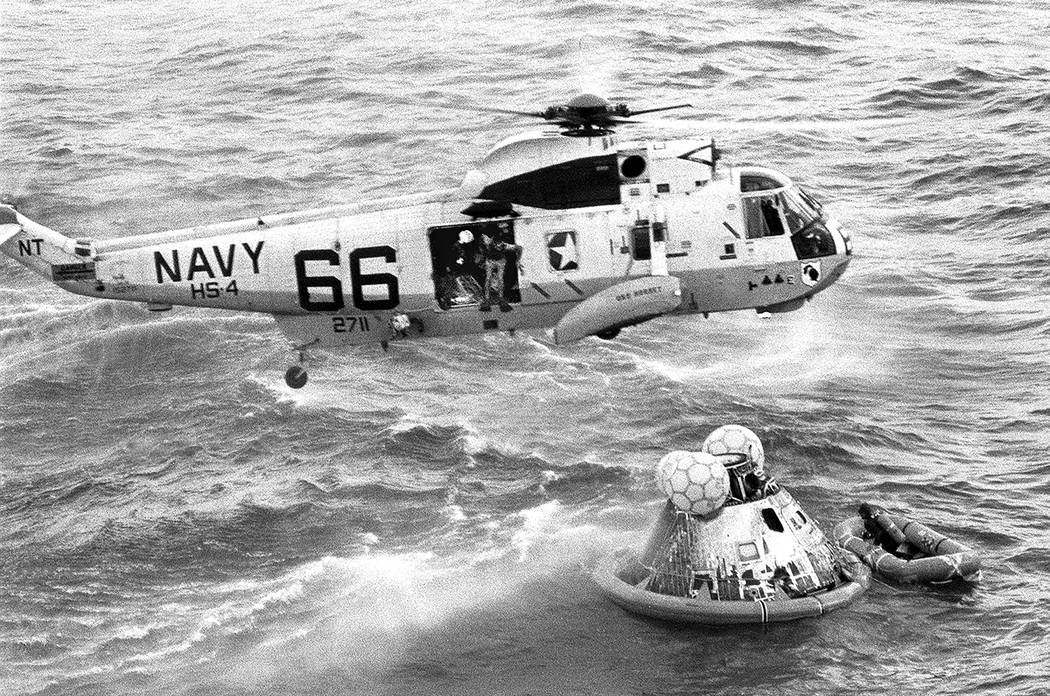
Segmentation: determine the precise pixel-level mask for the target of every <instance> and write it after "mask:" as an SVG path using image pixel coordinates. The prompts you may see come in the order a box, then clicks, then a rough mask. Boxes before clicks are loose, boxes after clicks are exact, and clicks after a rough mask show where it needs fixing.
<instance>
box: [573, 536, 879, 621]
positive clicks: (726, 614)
mask: <svg viewBox="0 0 1050 696" xmlns="http://www.w3.org/2000/svg"><path fill="white" fill-rule="evenodd" d="M635 553H636V552H635V551H634V550H632V549H620V550H619V551H614V552H613V553H611V554H609V555H608V556H606V557H604V558H603V559H602V560H601V561H600V562H599V563H598V566H597V568H595V570H594V574H593V577H594V580H595V582H596V583H597V584H598V587H599V588H600V589H601V590H602V592H604V593H605V595H606V596H608V597H609V599H611V600H612V601H613V602H615V603H616V604H618V605H620V606H621V607H623V608H624V609H626V610H628V611H632V612H634V613H636V614H642V615H643V616H649V617H652V618H655V619H663V620H665V621H675V622H680V623H697V624H708V625H728V624H756V623H762V624H764V623H773V622H779V621H794V620H795V619H805V618H810V617H814V616H821V615H822V614H826V613H827V612H829V611H833V610H835V609H838V608H840V607H843V606H845V605H847V604H849V603H850V602H852V601H853V600H854V599H856V598H857V597H859V596H860V595H862V594H864V591H865V590H867V589H868V584H869V582H870V580H871V573H870V571H869V570H868V568H867V567H866V566H864V565H863V564H861V563H859V562H854V563H852V564H849V567H848V568H844V572H843V574H842V580H843V582H842V584H840V585H838V586H837V587H835V588H833V589H830V590H827V591H824V592H821V593H818V594H811V595H807V596H805V597H797V598H793V599H778V600H766V601H758V600H756V601H750V600H729V601H719V600H712V599H694V598H692V597H676V596H673V595H666V594H660V593H658V592H650V591H649V590H646V589H645V587H644V586H645V584H646V581H647V580H648V575H649V569H648V568H646V567H645V566H643V565H642V564H641V563H639V562H638V560H637V559H636V556H635Z"/></svg>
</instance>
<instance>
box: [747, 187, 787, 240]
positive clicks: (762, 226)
mask: <svg viewBox="0 0 1050 696" xmlns="http://www.w3.org/2000/svg"><path fill="white" fill-rule="evenodd" d="M743 203H744V223H745V225H746V226H747V238H748V239H757V238H760V237H777V236H780V235H782V234H784V221H783V218H782V217H781V214H780V203H779V201H778V199H777V197H776V196H768V197H767V196H758V197H754V198H744V199H743Z"/></svg>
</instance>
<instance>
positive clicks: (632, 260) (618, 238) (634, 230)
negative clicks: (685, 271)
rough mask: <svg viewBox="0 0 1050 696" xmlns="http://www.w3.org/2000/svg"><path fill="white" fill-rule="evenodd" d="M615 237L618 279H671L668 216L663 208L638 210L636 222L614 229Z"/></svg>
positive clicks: (612, 240)
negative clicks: (662, 277)
mask: <svg viewBox="0 0 1050 696" xmlns="http://www.w3.org/2000/svg"><path fill="white" fill-rule="evenodd" d="M611 234H612V236H611V238H610V240H609V249H610V251H611V252H612V255H613V260H612V271H613V275H614V276H619V277H623V278H632V277H637V276H643V275H653V276H666V275H667V212H666V211H665V210H664V208H663V206H661V205H653V206H652V207H651V208H650V209H649V210H648V211H643V210H641V209H638V210H637V211H636V217H635V219H634V220H632V221H629V222H628V224H627V225H626V226H625V227H620V228H619V229H617V228H616V227H614V228H612V229H611ZM617 252H618V253H617Z"/></svg>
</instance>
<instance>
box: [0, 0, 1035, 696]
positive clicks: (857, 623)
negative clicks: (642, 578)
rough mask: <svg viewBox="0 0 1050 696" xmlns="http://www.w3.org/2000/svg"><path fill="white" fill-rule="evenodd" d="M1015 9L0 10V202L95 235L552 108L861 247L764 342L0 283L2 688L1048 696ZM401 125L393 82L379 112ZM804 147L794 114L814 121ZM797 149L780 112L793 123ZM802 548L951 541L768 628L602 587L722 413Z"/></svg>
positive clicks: (434, 178)
mask: <svg viewBox="0 0 1050 696" xmlns="http://www.w3.org/2000/svg"><path fill="white" fill-rule="evenodd" d="M1047 21H1050V16H1048V15H1047V12H1046V10H1045V9H1041V8H1038V7H1034V6H1031V5H1025V4H1022V3H1012V2H998V3H988V4H984V5H981V4H973V3H965V2H942V3H935V4H921V3H905V4H898V5H889V6H879V7H878V8H875V7H872V6H869V5H866V4H863V3H851V2H842V1H841V0H839V1H832V0H821V2H817V3H811V4H808V5H806V6H805V7H798V6H796V5H794V4H790V3H780V2H774V3H768V2H762V3H757V2H755V3H743V4H739V3H737V4H732V5H730V4H726V5H714V6H704V7H695V8H693V7H666V8H664V7H655V6H653V5H652V3H643V2H641V1H640V0H627V1H626V2H604V1H598V2H581V3H564V2H557V3H553V2H539V3H533V4H532V5H530V6H527V7H525V6H522V7H509V6H507V7H504V6H500V7H496V6H494V5H486V6H484V7H482V6H480V5H478V4H477V3H460V4H457V5H441V6H438V4H435V3H426V2H424V3H415V4H414V5H412V6H411V7H409V6H405V5H396V4H395V5H388V6H376V7H374V8H370V9H369V11H367V12H366V11H363V10H361V9H358V8H355V7H352V6H350V5H347V4H345V3H343V4H340V3H329V2H323V1H318V2H313V1H308V2H306V3H300V4H299V5H297V6H295V7H287V6H277V5H273V6H270V5H265V4H263V5H259V6H257V7H252V8H246V7H245V6H243V5H240V4H235V5H217V6H209V7H208V8H200V9H198V8H192V7H186V6H184V5H174V4H171V3H160V4H154V5H153V6H151V9H150V12H149V13H143V12H141V8H140V7H138V6H135V5H133V4H130V3H110V4H106V5H105V6H99V7H97V8H94V9H91V10H85V9H83V8H79V9H76V10H74V9H72V8H68V7H65V6H63V5H59V4H53V3H44V4H42V5H41V4H38V3H37V4H29V3H20V2H19V3H14V4H11V5H10V7H5V22H6V23H5V30H6V31H5V42H4V48H3V49H0V55H2V57H3V58H4V60H2V61H0V117H2V121H3V128H2V129H0V191H2V192H3V196H4V198H5V199H7V200H14V201H16V202H17V203H18V204H19V206H20V207H21V208H22V209H24V210H26V211H27V212H28V213H29V214H30V215H32V216H33V217H35V218H38V219H41V221H43V222H46V223H47V224H49V225H50V226H53V227H55V228H57V229H62V230H72V231H75V232H76V233H77V234H82V233H83V234H87V233H90V234H92V235H94V236H96V237H101V238H107V237H115V236H120V235H123V234H128V233H132V232H149V231H155V230H161V229H168V228H173V227H184V226H186V225H192V224H196V223H200V222H206V221H212V220H222V219H234V218H238V217H243V216H245V215H250V214H257V213H261V212H269V211H274V210H293V209H297V208H303V207H315V206H317V205H323V204H325V203H330V202H331V203H334V202H345V201H347V200H357V199H359V198H360V197H361V196H362V195H367V196H378V195H391V194H396V193H404V192H409V191H419V190H425V189H430V188H438V187H444V186H451V185H455V184H456V183H458V181H459V180H460V177H461V176H462V173H463V172H464V171H465V170H467V169H468V168H469V167H470V165H471V164H472V162H473V161H474V160H475V159H476V158H477V157H478V156H480V155H481V154H482V153H483V152H484V151H485V150H486V149H487V148H488V147H489V146H491V144H492V143H493V142H494V140H495V139H496V138H498V137H499V131H500V130H502V129H507V131H508V132H513V131H512V129H513V128H514V127H517V126H518V125H519V124H518V123H516V122H511V121H505V120H502V117H500V116H493V115H491V114H487V115H479V116H474V115H471V114H467V113H463V112H460V111H452V110H441V109H427V108H424V107H420V106H403V107H402V106H396V105H394V99H396V98H399V97H416V98H422V99H426V98H431V99H440V98H442V97H445V96H447V95H455V97H454V98H455V99H459V100H461V101H463V102H474V103H478V104H484V105H488V106H497V107H504V108H510V109H525V110H529V109H539V108H542V106H544V105H546V104H548V103H555V102H557V101H560V100H562V99H564V98H566V96H567V95H569V94H572V93H574V92H577V91H580V90H585V91H599V92H602V93H605V94H608V95H609V96H610V97H613V98H615V99H616V100H624V101H626V102H628V103H629V104H632V105H635V104H643V103H646V104H647V103H654V104H658V103H677V102H679V101H683V100H690V101H692V102H694V103H695V104H697V106H698V107H699V109H700V111H702V113H703V114H704V117H705V118H706V119H709V120H715V119H718V118H724V119H725V120H726V121H727V122H729V123H730V124H742V123H744V124H746V123H747V122H754V121H756V120H760V121H763V122H768V123H771V124H772V125H770V126H769V127H767V128H765V129H763V130H750V131H749V130H747V129H746V128H736V129H727V130H726V132H725V133H719V132H716V133H714V134H715V135H716V136H717V137H718V139H719V143H720V145H721V146H723V147H725V148H726V150H727V153H728V154H727V159H726V161H727V162H736V163H743V162H757V163H762V164H767V165H770V166H774V167H778V168H781V169H784V170H785V171H787V172H789V173H791V174H793V175H794V176H796V177H797V178H798V179H799V180H800V181H802V182H803V183H804V184H806V185H808V186H809V187H810V188H812V189H813V190H814V191H815V192H817V193H818V195H820V196H822V197H823V198H824V199H826V200H827V202H828V205H829V207H830V208H831V209H832V210H833V211H834V214H835V215H836V217H838V218H839V219H840V220H841V221H842V222H843V223H844V224H845V225H846V226H847V227H848V228H849V229H850V230H851V232H852V233H853V236H854V240H855V244H856V247H857V250H858V257H857V258H856V260H855V262H854V263H853V264H852V266H851V268H850V271H849V273H848V274H847V275H846V276H845V278H844V279H843V280H842V281H840V282H839V283H838V284H837V285H836V287H835V288H833V289H831V290H830V291H828V292H826V293H823V294H822V295H820V296H819V297H818V298H816V299H815V300H814V302H813V303H812V304H810V305H808V306H807V307H806V308H805V309H803V310H801V311H800V312H797V313H795V314H791V315H782V316H776V317H773V318H770V319H761V318H757V317H755V316H753V315H751V316H748V315H744V314H738V315H726V316H712V317H711V318H710V319H708V320H704V319H700V318H697V319H690V320H678V321H674V320H657V321H654V322H652V323H650V324H647V325H644V326H641V327H637V328H634V329H631V330H628V331H625V332H624V333H623V334H622V336H621V339H620V340H619V341H617V342H612V343H605V342H599V341H594V342H590V341H585V342H583V343H581V344H580V345H577V346H573V347H568V348H559V349H552V348H550V347H549V346H547V345H545V344H543V343H541V342H539V341H536V340H533V339H531V338H529V337H527V336H522V335H518V336H515V337H509V336H484V337H478V338H463V339H455V340H435V341H429V342H423V343H418V344H408V345H398V346H394V347H392V349H391V351H390V352H389V353H379V352H378V351H376V352H370V351H368V350H361V351H357V352H352V353H341V354H330V355H320V356H319V358H318V360H319V364H318V365H316V366H315V367H314V368H313V370H312V375H311V383H310V388H309V389H308V390H305V391H304V392H299V393H292V392H290V391H289V390H288V389H286V388H285V387H284V386H283V383H282V381H281V377H280V375H281V373H282V371H283V370H282V368H283V367H284V366H285V361H286V360H287V359H288V353H287V349H286V347H285V345H284V343H283V341H282V339H281V338H280V336H279V335H278V334H277V333H276V331H275V330H274V328H273V324H272V321H271V320H270V319H268V318H266V317H258V316H251V315H234V314H217V313H208V312H198V311H190V310H185V311H177V312H175V313H172V314H171V315H167V316H164V315H162V316H155V315H152V314H150V313H148V312H146V311H144V310H142V309H140V308H137V307H132V306H123V305H121V304H118V303H112V302H99V301H91V300H85V299H83V298H78V297H74V296H71V295H66V294H64V293H62V292H61V291H59V290H57V289H54V288H51V287H47V286H43V285H41V284H40V283H39V282H38V280H37V279H36V278H35V277H34V276H32V275H31V274H29V273H28V272H26V271H25V270H24V269H22V267H20V266H18V265H17V264H14V263H12V262H10V261H9V260H7V259H0V277H2V278H3V283H2V285H3V288H2V289H0V379H2V380H3V381H2V386H0V428H2V430H0V516H2V519H3V521H4V525H3V531H2V532H0V577H2V578H3V580H2V581H0V586H2V590H3V591H2V592H0V691H4V692H5V693H46V694H66V693H69V694H72V693H77V694H81V693H143V692H160V693H186V694H191V693H192V694H197V693H200V694H204V693H208V694H214V693H229V694H234V693H245V692H260V691H268V692H278V691H280V692H287V693H311V692H317V691H320V692H329V691H331V690H333V689H337V690H339V691H340V692H347V693H375V692H377V691H378V692H382V691H397V692H406V691H407V692H415V691H423V690H426V691H428V692H437V693H443V692H449V693H452V692H455V693H493V692H497V693H524V692H540V691H542V692H551V693H567V692H579V693H622V692H631V693H634V692H639V693H640V692H643V691H644V692H655V691H660V692H664V693H695V692H697V691H712V690H715V691H719V692H720V693H748V694H752V693H781V692H788V691H799V690H806V691H808V692H812V693H815V694H824V693H826V694H833V693H834V694H838V693H842V692H854V691H864V692H865V693H896V692H897V691H898V690H899V685H900V684H907V685H908V686H909V688H911V689H914V690H916V691H919V690H922V691H928V692H930V693H963V692H965V693H977V692H981V693H991V694H1026V693H1027V694H1036V693H1041V692H1043V691H1045V688H1046V685H1047V684H1048V683H1050V670H1048V668H1047V666H1046V665H1047V664H1050V663H1048V661H1047V660H1046V650H1045V646H1046V644H1047V638H1048V636H1047V628H1046V627H1047V625H1048V624H1050V617H1048V614H1047V610H1046V608H1045V606H1044V604H1045V603H1043V602H1041V599H1042V598H1044V597H1045V596H1046V595H1047V593H1048V592H1050V565H1048V561H1047V558H1048V556H1050V548H1048V545H1047V543H1046V542H1045V539H1046V533H1045V530H1046V528H1047V526H1048V524H1050V515H1048V513H1047V508H1048V503H1050V466H1048V464H1047V455H1046V452H1047V446H1048V445H1050V440H1048V439H1047V435H1046V433H1047V432H1048V431H1050V408H1048V406H1047V404H1048V403H1050V377H1048V374H1050V370H1047V356H1048V355H1050V301H1048V300H1050V297H1048V296H1050V280H1048V278H1047V274H1046V272H1045V271H1046V267H1047V263H1048V261H1050V257H1048V252H1047V244H1046V241H1047V238H1048V237H1050V204H1048V203H1047V201H1048V200H1050V188H1048V186H1047V184H1046V181H1045V176H1044V172H1045V171H1047V169H1048V166H1050V162H1048V157H1050V155H1048V154H1047V148H1046V142H1045V141H1046V136H1047V128H1046V111H1047V107H1048V106H1050V71H1048V70H1047V68H1046V66H1045V55H1044V54H1045V36H1044V33H1045V32H1044V31H1043V28H1044V25H1046V23H1047ZM387 97H389V98H387ZM820 121H826V122H828V123H829V124H831V125H829V126H828V127H827V128H826V129H825V130H814V129H813V128H812V124H814V123H816V122H820ZM800 125H805V128H803V127H800ZM731 421H733V422H741V423H744V424H746V425H748V426H750V427H752V428H753V429H754V430H755V431H756V432H758V433H759V435H760V436H761V437H762V439H763V441H764V442H765V443H766V450H767V454H768V457H769V461H770V466H771V468H772V470H773V473H774V474H775V475H777V476H778V478H779V479H780V480H781V482H782V483H783V484H785V485H786V486H787V487H788V488H790V489H791V490H792V491H793V493H794V494H795V495H796V497H797V498H798V499H799V500H800V501H801V503H802V504H803V505H804V506H805V507H806V508H807V510H809V511H810V512H811V513H812V515H813V516H814V517H815V518H816V519H818V520H819V521H821V522H822V523H824V524H825V526H828V525H830V524H831V523H832V522H834V521H835V520H837V519H838V518H840V517H843V516H845V515H847V514H850V513H851V512H852V510H853V508H854V506H855V504H856V503H857V502H859V501H861V500H865V499H871V500H877V501H880V502H883V503H885V504H887V505H889V506H891V507H894V508H897V509H900V510H902V511H904V512H906V513H910V514H914V515H917V516H920V517H923V518H924V519H926V520H928V521H930V522H931V523H932V524H933V525H934V526H937V527H938V528H940V529H942V530H943V531H945V532H946V533H948V534H950V535H954V536H957V537H959V538H960V539H961V540H963V541H965V542H966V543H969V544H971V545H973V546H974V547H976V548H978V549H979V550H980V551H981V553H982V555H983V556H984V558H985V563H986V567H987V570H986V572H985V575H984V580H983V582H982V584H981V585H979V586H977V587H976V588H975V589H973V590H972V591H970V592H963V593H960V592H958V591H946V590H925V589H915V590H899V589H894V588H889V587H885V586H876V587H875V588H874V589H873V590H872V591H871V592H869V593H868V595H866V596H865V597H864V598H863V599H862V600H861V601H859V602H858V603H857V604H855V605H854V606H853V607H851V608H850V609H849V610H848V611H843V612H839V613H837V614H836V615H834V616H831V617H825V618H822V619H820V620H817V621H811V622H804V623H798V624H791V625H785V626H777V627H774V628H768V629H752V628H734V629H725V630H719V631H705V630H694V629H682V628H680V627H672V626H666V625H663V624H660V623H656V622H648V621H640V620H638V619H637V618H634V617H631V616H630V615H627V614H624V613H623V612H622V611H621V610H619V609H618V608H617V607H615V606H612V605H610V604H608V603H607V602H605V601H604V600H603V599H602V598H601V597H600V596H599V595H598V594H597V592H596V591H595V590H594V588H593V587H592V585H591V584H590V581H589V580H588V577H587V570H588V568H589V567H591V564H592V563H593V560H594V558H595V557H596V555H597V554H599V553H601V552H603V551H605V550H607V549H610V548H612V547H614V546H618V545H622V544H625V543H631V542H633V541H636V540H638V539H640V538H641V536H642V535H644V533H645V528H646V526H647V524H648V522H649V520H650V519H651V518H652V516H653V514H654V512H655V510H656V508H657V507H658V506H659V504H660V501H659V500H658V496H657V494H656V492H655V491H654V489H653V486H652V485H651V471H652V464H653V463H654V462H655V461H656V460H657V459H658V458H659V456H660V455H661V454H663V453H664V452H665V451H667V450H668V449H677V448H687V449H688V448H692V447H696V446H698V445H699V444H700V443H701V442H702V440H703V438H704V437H705V435H706V434H707V432H709V431H710V430H711V429H713V428H714V427H715V426H717V425H719V424H722V423H725V422H731Z"/></svg>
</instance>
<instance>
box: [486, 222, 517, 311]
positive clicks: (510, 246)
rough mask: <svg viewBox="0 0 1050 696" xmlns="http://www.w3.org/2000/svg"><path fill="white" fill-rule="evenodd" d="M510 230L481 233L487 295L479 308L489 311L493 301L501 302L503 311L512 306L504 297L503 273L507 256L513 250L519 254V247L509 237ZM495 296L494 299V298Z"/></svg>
mask: <svg viewBox="0 0 1050 696" xmlns="http://www.w3.org/2000/svg"><path fill="white" fill-rule="evenodd" d="M509 232H510V230H509V229H507V228H505V227H504V229H501V230H499V231H498V232H497V231H490V230H485V231H484V232H482V233H481V255H482V257H483V258H484V259H485V297H484V299H482V301H481V306H480V307H479V308H478V309H480V310H481V311H482V312H488V311H489V310H490V309H491V308H492V302H493V301H494V302H496V303H498V304H499V308H500V311H501V312H509V311H510V310H511V309H512V307H511V306H510V303H508V302H507V300H506V299H504V297H503V273H504V271H505V270H506V268H507V257H508V256H509V255H510V253H511V252H513V253H514V255H515V257H516V256H517V251H518V248H517V247H516V246H515V245H514V243H513V241H512V240H510V239H508V237H509ZM493 298H494V299H493Z"/></svg>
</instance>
